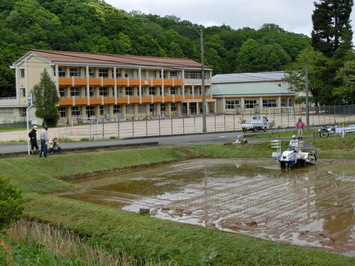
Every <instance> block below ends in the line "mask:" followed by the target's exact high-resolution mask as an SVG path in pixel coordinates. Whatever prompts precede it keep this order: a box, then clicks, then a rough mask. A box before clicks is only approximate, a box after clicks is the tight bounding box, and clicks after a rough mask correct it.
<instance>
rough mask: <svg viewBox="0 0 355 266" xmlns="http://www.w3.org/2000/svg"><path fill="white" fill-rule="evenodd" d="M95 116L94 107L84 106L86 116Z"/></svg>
mask: <svg viewBox="0 0 355 266" xmlns="http://www.w3.org/2000/svg"><path fill="white" fill-rule="evenodd" d="M94 115H95V106H86V116H87V117H90V116H94Z"/></svg>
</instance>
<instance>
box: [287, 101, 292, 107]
mask: <svg viewBox="0 0 355 266" xmlns="http://www.w3.org/2000/svg"><path fill="white" fill-rule="evenodd" d="M288 106H289V107H293V99H288Z"/></svg>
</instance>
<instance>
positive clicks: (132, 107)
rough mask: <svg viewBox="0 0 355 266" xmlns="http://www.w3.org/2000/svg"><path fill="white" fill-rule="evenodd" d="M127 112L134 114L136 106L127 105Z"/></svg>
mask: <svg viewBox="0 0 355 266" xmlns="http://www.w3.org/2000/svg"><path fill="white" fill-rule="evenodd" d="M127 114H134V106H133V105H127Z"/></svg>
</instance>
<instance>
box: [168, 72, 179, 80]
mask: <svg viewBox="0 0 355 266" xmlns="http://www.w3.org/2000/svg"><path fill="white" fill-rule="evenodd" d="M177 77H178V72H177V71H170V78H171V79H176V78H177Z"/></svg>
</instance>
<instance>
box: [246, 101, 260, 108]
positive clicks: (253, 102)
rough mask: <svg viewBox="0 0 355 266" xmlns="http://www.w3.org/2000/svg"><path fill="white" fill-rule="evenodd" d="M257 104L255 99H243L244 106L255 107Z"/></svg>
mask: <svg viewBox="0 0 355 266" xmlns="http://www.w3.org/2000/svg"><path fill="white" fill-rule="evenodd" d="M257 105H258V101H257V100H245V101H244V108H255V107H256V106H257Z"/></svg>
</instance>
